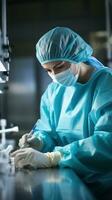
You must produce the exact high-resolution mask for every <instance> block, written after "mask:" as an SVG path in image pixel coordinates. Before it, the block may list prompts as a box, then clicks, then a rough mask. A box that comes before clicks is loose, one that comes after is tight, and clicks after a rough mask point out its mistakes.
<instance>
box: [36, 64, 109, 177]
mask: <svg viewBox="0 0 112 200" xmlns="http://www.w3.org/2000/svg"><path fill="white" fill-rule="evenodd" d="M40 116H41V117H40V119H39V120H38V121H37V123H36V126H35V129H34V134H35V135H36V136H37V137H40V138H42V140H43V144H44V145H43V149H42V152H47V151H59V152H61V156H62V157H61V160H60V162H59V166H60V167H70V168H73V169H74V170H75V172H76V173H77V174H79V175H80V176H81V177H87V176H91V175H92V174H94V175H95V174H103V173H105V172H107V171H111V170H112V71H111V70H110V69H109V68H107V67H102V68H99V69H96V70H95V71H94V73H93V74H92V75H91V77H90V79H89V80H88V81H87V82H86V83H84V84H81V83H79V82H77V83H76V85H75V86H70V87H64V86H62V85H60V84H58V83H53V82H52V83H50V84H49V86H48V88H47V90H46V91H45V93H44V94H43V96H42V99H41V110H40Z"/></svg>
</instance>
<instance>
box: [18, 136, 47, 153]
mask: <svg viewBox="0 0 112 200" xmlns="http://www.w3.org/2000/svg"><path fill="white" fill-rule="evenodd" d="M18 145H19V147H20V148H26V147H32V148H34V149H37V150H40V149H41V148H42V145H43V143H42V140H41V139H40V138H38V137H36V136H35V135H33V134H30V133H26V134H24V135H23V136H22V137H21V139H20V140H19V144H18Z"/></svg>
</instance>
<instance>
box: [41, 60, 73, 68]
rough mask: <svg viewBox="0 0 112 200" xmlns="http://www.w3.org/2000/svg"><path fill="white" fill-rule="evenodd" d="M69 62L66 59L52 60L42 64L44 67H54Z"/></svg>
mask: <svg viewBox="0 0 112 200" xmlns="http://www.w3.org/2000/svg"><path fill="white" fill-rule="evenodd" d="M68 63H69V62H66V61H53V62H49V63H46V64H43V67H44V68H54V67H55V66H61V65H68Z"/></svg>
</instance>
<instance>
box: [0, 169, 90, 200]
mask: <svg viewBox="0 0 112 200" xmlns="http://www.w3.org/2000/svg"><path fill="white" fill-rule="evenodd" d="M1 177H2V176H1ZM1 177H0V180H2V179H1ZM5 186H7V187H8V188H7V189H6V188H5ZM3 188H4V191H6V192H7V195H5V198H4V199H3V198H0V200H20V199H21V200H93V199H94V197H93V196H92V194H91V193H90V191H89V190H88V188H87V187H86V186H85V185H84V183H83V182H82V181H81V180H80V179H79V178H78V177H77V175H76V174H75V173H74V172H73V171H72V170H70V169H45V170H36V171H29V170H28V171H27V170H24V171H18V172H17V173H16V174H15V176H14V177H11V176H9V177H8V178H7V181H6V185H4V187H3ZM11 190H12V192H11ZM0 191H1V190H0Z"/></svg>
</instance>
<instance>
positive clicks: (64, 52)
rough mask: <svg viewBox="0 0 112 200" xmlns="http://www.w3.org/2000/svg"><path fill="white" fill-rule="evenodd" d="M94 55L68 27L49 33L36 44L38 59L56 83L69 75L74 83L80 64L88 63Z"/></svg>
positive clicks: (55, 29)
mask: <svg viewBox="0 0 112 200" xmlns="http://www.w3.org/2000/svg"><path fill="white" fill-rule="evenodd" d="M92 53H93V50H92V48H91V47H90V46H89V45H88V44H87V43H86V42H85V41H84V40H83V39H82V38H81V37H80V36H79V35H78V34H77V33H75V32H74V31H72V30H71V29H69V28H66V27H56V28H54V29H52V30H50V31H48V32H47V33H46V34H45V35H43V36H42V37H41V38H40V40H39V41H38V43H37V44H36V56H37V59H38V60H39V62H40V63H41V65H42V66H43V68H44V69H45V70H46V71H48V74H49V75H50V76H51V78H52V79H53V80H54V81H56V80H57V79H59V80H60V77H61V80H62V79H63V76H64V79H65V78H66V76H67V75H68V77H67V78H68V79H70V78H72V81H73V76H74V74H77V73H78V71H79V70H78V67H79V63H83V62H86V61H87V60H88V58H89V57H90V56H91V55H92ZM71 76H72V77H71ZM75 81H76V80H75ZM59 82H60V81H59ZM62 82H63V81H62Z"/></svg>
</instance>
